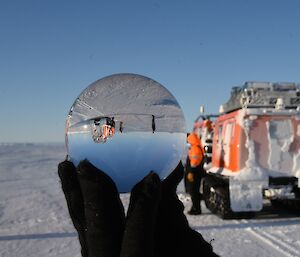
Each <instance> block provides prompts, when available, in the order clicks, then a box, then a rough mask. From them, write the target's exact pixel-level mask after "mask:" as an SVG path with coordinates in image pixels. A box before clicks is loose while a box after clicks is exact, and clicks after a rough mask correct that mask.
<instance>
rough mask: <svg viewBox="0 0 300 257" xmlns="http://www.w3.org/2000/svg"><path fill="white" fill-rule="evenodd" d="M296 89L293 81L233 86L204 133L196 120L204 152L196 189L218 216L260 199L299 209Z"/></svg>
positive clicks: (243, 210)
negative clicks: (202, 175)
mask: <svg viewBox="0 0 300 257" xmlns="http://www.w3.org/2000/svg"><path fill="white" fill-rule="evenodd" d="M299 105H300V93H299V86H298V85H297V84H294V83H283V84H278V83H253V82H251V83H250V82H248V83H246V84H245V85H244V86H243V87H240V88H234V92H233V93H232V95H231V99H230V100H229V101H228V102H227V103H226V104H225V105H223V106H222V108H221V109H222V112H221V113H220V114H219V116H218V118H217V119H216V120H215V121H214V122H213V125H212V126H211V127H212V128H213V129H212V130H211V131H209V132H208V129H207V128H206V127H205V125H204V124H205V122H207V119H208V118H209V117H210V115H207V116H206V117H205V116H204V115H203V116H202V117H204V120H203V121H202V122H197V123H196V124H197V126H196V129H198V133H199V136H200V137H201V140H202V143H203V144H204V148H205V150H206V152H207V157H208V158H207V163H206V169H207V177H206V178H205V179H204V181H203V185H202V193H203V196H204V200H205V203H206V205H207V207H208V209H210V210H211V211H212V212H214V213H217V214H219V215H220V216H221V217H223V218H230V217H235V216H236V215H240V214H247V215H249V214H253V213H255V212H257V211H260V210H261V209H262V208H263V202H264V201H263V200H264V199H268V200H271V203H272V204H273V205H276V206H279V205H280V206H289V207H291V206H292V207H294V208H298V209H299V208H300V204H299V201H300V189H299V178H300V108H299Z"/></svg>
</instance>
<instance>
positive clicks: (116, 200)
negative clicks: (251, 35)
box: [58, 160, 217, 257]
mask: <svg viewBox="0 0 300 257" xmlns="http://www.w3.org/2000/svg"><path fill="white" fill-rule="evenodd" d="M58 174H59V177H60V179H61V183H62V189H63V192H64V194H65V197H66V201H67V205H68V209H69V213H70V216H71V219H72V221H73V224H74V227H75V228H76V230H77V232H78V237H79V241H80V244H81V254H82V256H83V257H120V256H121V257H177V256H178V257H179V256H180V257H182V256H185V257H193V256H195V257H196V256H197V257H200V256H205V257H210V256H217V255H216V254H215V253H214V252H213V250H212V247H211V245H210V244H209V243H207V242H206V241H205V240H204V239H203V237H202V236H201V234H199V233H198V232H196V231H194V230H192V229H191V228H190V227H189V225H188V221H187V219H186V217H185V215H184V213H183V209H184V206H183V204H182V203H181V201H180V200H179V199H178V197H177V194H176V188H177V185H178V183H179V182H180V181H181V179H182V177H183V166H182V164H181V163H179V165H178V166H177V167H176V169H175V170H174V171H173V172H172V173H171V174H170V175H169V176H168V177H167V178H166V179H165V180H164V181H163V182H161V181H160V179H159V177H158V175H157V174H156V173H154V172H150V173H149V174H148V175H147V176H146V177H145V178H144V179H143V180H142V181H140V182H139V183H138V184H136V185H135V186H134V188H133V189H132V191H131V196H130V203H129V206H128V211H127V217H126V218H125V213H124V207H123V205H122V202H121V200H120V197H119V193H118V191H117V188H116V185H115V183H114V182H113V181H112V179H111V178H110V177H109V176H108V175H106V174H105V173H104V172H103V171H101V170H99V169H97V168H96V167H94V166H93V165H92V164H91V163H89V162H88V161H86V160H84V161H82V162H81V163H80V164H79V165H78V167H77V169H76V168H75V166H74V165H73V163H72V162H69V161H64V162H62V163H60V164H59V166H58Z"/></svg>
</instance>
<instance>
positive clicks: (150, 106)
mask: <svg viewBox="0 0 300 257" xmlns="http://www.w3.org/2000/svg"><path fill="white" fill-rule="evenodd" d="M185 140H186V127H185V120H184V116H183V112H182V110H181V108H180V106H179V104H178V102H177V101H176V99H175V98H174V96H173V95H172V94H171V93H170V92H169V91H168V90H167V89H166V88H164V87H163V86H162V85H160V84H159V83H157V82H156V81H154V80H152V79H150V78H147V77H144V76H141V75H135V74H116V75H111V76H108V77H105V78H102V79H100V80H98V81H96V82H94V83H93V84H91V85H90V86H88V87H87V88H86V89H85V90H84V91H83V92H82V93H81V94H80V95H79V96H78V97H77V99H76V100H75V102H74V104H73V105H72V107H71V109H70V111H69V114H68V117H67V121H66V145H67V149H68V155H69V158H70V159H71V160H72V161H73V162H74V163H75V164H76V165H77V164H78V163H79V162H80V161H81V160H83V159H85V158H86V159H88V160H89V161H90V162H91V163H92V164H94V165H95V166H96V167H98V168H99V169H101V170H103V171H104V172H106V173H108V174H109V175H110V176H111V177H112V179H113V180H114V181H115V182H116V184H117V187H118V189H119V191H120V192H128V191H129V190H130V189H131V188H132V186H133V185H134V184H136V183H137V182H138V181H140V180H141V179H142V178H143V177H144V176H145V175H147V174H148V173H149V172H150V171H155V172H156V173H158V174H159V176H160V177H161V178H162V179H163V178H165V177H166V176H167V175H168V174H169V173H170V171H172V170H173V169H174V168H175V167H176V165H177V164H178V162H179V160H180V158H181V157H182V154H183V151H184V146H185Z"/></svg>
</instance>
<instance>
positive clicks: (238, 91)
mask: <svg viewBox="0 0 300 257" xmlns="http://www.w3.org/2000/svg"><path fill="white" fill-rule="evenodd" d="M298 106H300V84H297V83H289V82H283V83H272V82H252V81H249V82H246V83H245V84H244V85H243V86H241V87H233V88H232V91H231V96H230V99H229V100H228V101H227V102H226V103H225V104H223V105H222V106H221V108H220V109H222V111H221V112H225V113H228V112H232V111H235V110H237V109H242V108H244V109H245V108H261V107H263V108H280V109H282V108H283V109H296V108H297V107H298Z"/></svg>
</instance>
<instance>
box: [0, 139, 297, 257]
mask: <svg viewBox="0 0 300 257" xmlns="http://www.w3.org/2000/svg"><path fill="white" fill-rule="evenodd" d="M65 153H66V150H65V147H64V145H63V144H48V145H46V144H34V145H33V144H11V145H10V144H3V145H0V185H1V186H0V195H1V196H0V256H1V257H18V256H26V257H50V256H56V257H80V247H79V244H78V240H77V234H76V232H75V231H74V228H73V226H72V224H71V221H70V218H69V215H68V211H67V207H66V203H65V199H64V196H63V193H62V191H61V188H60V183H59V179H58V176H57V164H58V162H60V161H62V160H63V159H64V157H65ZM178 195H179V198H180V199H181V200H182V202H183V203H184V205H185V212H187V210H188V209H189V208H190V206H191V202H190V198H189V197H188V195H187V194H185V193H184V191H183V187H182V185H180V186H179V188H178ZM121 199H122V201H123V203H124V205H125V206H128V201H129V194H122V195H121ZM202 207H203V215H200V216H187V217H188V220H189V223H190V225H191V226H192V227H193V228H194V229H196V230H197V231H198V232H200V233H201V234H202V235H203V236H204V238H205V239H206V240H207V241H211V240H212V241H211V243H212V245H213V247H214V250H215V252H216V253H218V254H219V255H220V256H224V257H226V256H249V257H252V256H259V257H269V256H273V257H282V256H300V217H298V216H297V215H295V214H293V213H289V212H284V211H277V210H274V209H272V208H271V207H270V206H269V205H268V204H265V207H264V209H263V211H262V212H261V213H260V214H258V215H256V217H255V218H253V219H251V220H245V219H241V220H226V221H224V220H222V219H220V218H218V217H217V216H215V215H213V214H211V213H210V212H209V211H208V210H207V209H206V208H205V206H204V204H203V205H202ZM187 247H188V246H187Z"/></svg>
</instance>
